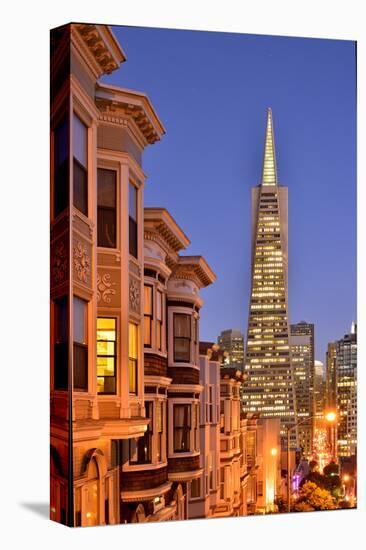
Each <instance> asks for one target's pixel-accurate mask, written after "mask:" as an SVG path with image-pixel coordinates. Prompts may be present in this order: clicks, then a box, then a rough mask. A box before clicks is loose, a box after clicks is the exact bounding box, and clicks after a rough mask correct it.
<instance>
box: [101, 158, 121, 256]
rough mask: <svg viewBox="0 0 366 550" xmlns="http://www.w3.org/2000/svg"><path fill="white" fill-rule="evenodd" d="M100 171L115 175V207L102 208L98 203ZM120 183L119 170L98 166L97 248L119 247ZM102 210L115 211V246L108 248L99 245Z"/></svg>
mask: <svg viewBox="0 0 366 550" xmlns="http://www.w3.org/2000/svg"><path fill="white" fill-rule="evenodd" d="M99 170H104V171H108V172H113V173H114V175H115V180H114V183H115V206H114V207H112V206H100V205H99V202H98V185H99V183H98V182H99ZM118 181H119V172H118V169H117V168H115V167H111V166H105V165H99V164H98V166H97V247H98V248H106V249H107V250H116V249H118V246H119V234H118V216H119V209H118V203H119V192H118ZM101 210H104V211H106V210H108V211H111V212H112V211H114V226H115V235H114V246H108V245H105V244H100V243H99V223H98V220H99V212H100V211H101Z"/></svg>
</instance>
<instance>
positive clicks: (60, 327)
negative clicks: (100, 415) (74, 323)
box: [53, 296, 69, 390]
mask: <svg viewBox="0 0 366 550" xmlns="http://www.w3.org/2000/svg"><path fill="white" fill-rule="evenodd" d="M54 320H55V345H54V382H53V385H54V389H55V390H67V388H68V380H69V372H68V370H69V350H68V326H69V322H68V299H67V296H64V297H63V298H60V299H59V300H56V301H55V315H54Z"/></svg>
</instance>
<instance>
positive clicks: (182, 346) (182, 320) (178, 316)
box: [174, 313, 191, 363]
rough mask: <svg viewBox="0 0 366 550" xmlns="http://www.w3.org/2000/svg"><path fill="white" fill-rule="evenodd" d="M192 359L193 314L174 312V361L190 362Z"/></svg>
mask: <svg viewBox="0 0 366 550" xmlns="http://www.w3.org/2000/svg"><path fill="white" fill-rule="evenodd" d="M190 359H191V316H190V315H187V314H185V313H174V362H182V363H189V362H190Z"/></svg>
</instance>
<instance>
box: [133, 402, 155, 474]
mask: <svg viewBox="0 0 366 550" xmlns="http://www.w3.org/2000/svg"><path fill="white" fill-rule="evenodd" d="M145 408H146V418H149V419H150V422H149V424H148V426H147V430H146V432H145V434H144V435H143V436H142V437H135V438H134V439H130V463H131V464H148V463H150V462H151V456H152V453H151V451H152V436H153V402H152V401H145Z"/></svg>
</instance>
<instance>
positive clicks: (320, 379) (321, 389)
mask: <svg viewBox="0 0 366 550" xmlns="http://www.w3.org/2000/svg"><path fill="white" fill-rule="evenodd" d="M324 372H325V371H324V364H323V363H322V362H321V361H318V360H315V361H314V414H315V422H317V421H322V420H323V419H324V409H325V399H326V391H325V375H324Z"/></svg>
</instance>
